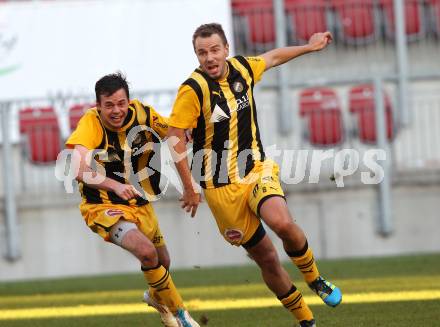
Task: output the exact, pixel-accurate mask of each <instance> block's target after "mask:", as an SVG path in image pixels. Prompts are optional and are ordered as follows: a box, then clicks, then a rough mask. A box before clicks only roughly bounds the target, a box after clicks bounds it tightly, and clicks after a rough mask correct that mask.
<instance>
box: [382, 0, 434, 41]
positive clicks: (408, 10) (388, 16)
mask: <svg viewBox="0 0 440 327" xmlns="http://www.w3.org/2000/svg"><path fill="white" fill-rule="evenodd" d="M380 3H381V6H382V10H383V11H384V15H385V29H386V34H387V35H388V36H389V37H391V38H393V37H394V31H395V25H396V22H395V18H394V5H393V0H380ZM404 3H405V7H404V9H405V31H406V35H407V37H408V39H409V40H412V39H416V38H417V37H419V36H420V35H422V34H423V33H424V32H425V26H424V21H423V8H422V3H421V1H418V0H405V1H404Z"/></svg>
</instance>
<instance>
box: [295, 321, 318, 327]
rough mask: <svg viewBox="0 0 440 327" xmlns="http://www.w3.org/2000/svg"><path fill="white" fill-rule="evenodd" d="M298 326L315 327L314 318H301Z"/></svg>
mask: <svg viewBox="0 0 440 327" xmlns="http://www.w3.org/2000/svg"><path fill="white" fill-rule="evenodd" d="M299 326H300V327H316V324H315V319H312V320H301V321H300V322H299Z"/></svg>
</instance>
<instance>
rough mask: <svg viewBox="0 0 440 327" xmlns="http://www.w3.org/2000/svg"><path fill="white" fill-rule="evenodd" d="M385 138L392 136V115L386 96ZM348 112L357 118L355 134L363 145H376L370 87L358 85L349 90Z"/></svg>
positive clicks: (373, 109)
mask: <svg viewBox="0 0 440 327" xmlns="http://www.w3.org/2000/svg"><path fill="white" fill-rule="evenodd" d="M384 101H385V113H386V129H387V138H388V140H392V138H393V136H394V128H393V125H394V124H393V113H392V107H391V101H390V98H389V96H388V94H386V93H385V95H384ZM349 107H350V112H351V113H352V114H354V115H356V116H357V119H356V120H357V122H356V124H357V133H358V136H359V139H360V140H361V142H363V143H376V141H377V140H376V139H377V137H376V115H375V102H374V89H373V86H372V85H358V86H355V87H353V88H352V89H351V90H350V95H349Z"/></svg>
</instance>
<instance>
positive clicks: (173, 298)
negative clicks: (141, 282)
mask: <svg viewBox="0 0 440 327" xmlns="http://www.w3.org/2000/svg"><path fill="white" fill-rule="evenodd" d="M142 271H143V272H144V277H145V280H146V281H147V283H148V285H149V286H150V288H154V291H153V292H151V291H150V294H152V293H153V294H154V299H158V302H159V303H161V304H165V305H166V306H167V307H168V309H170V311H171V312H172V313H173V314H175V313H176V312H177V310H178V309H180V308H184V305H183V301H182V297H181V296H180V294H179V292H178V291H177V289H176V286H175V285H174V282H173V280H172V279H171V275H170V272H169V271H168V270H166V269H165V268H164V267H163V266H162V265H159V266H157V267H156V268H151V269H148V268H144V267H142Z"/></svg>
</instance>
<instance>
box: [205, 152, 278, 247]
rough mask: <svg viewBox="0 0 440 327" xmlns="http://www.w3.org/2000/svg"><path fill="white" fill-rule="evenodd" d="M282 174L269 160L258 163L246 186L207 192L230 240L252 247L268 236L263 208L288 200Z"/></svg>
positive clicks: (246, 179)
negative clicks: (270, 202) (273, 199)
mask: <svg viewBox="0 0 440 327" xmlns="http://www.w3.org/2000/svg"><path fill="white" fill-rule="evenodd" d="M278 172H279V168H278V165H277V164H276V163H275V162H273V161H272V160H266V161H264V162H258V163H256V165H255V167H254V169H252V171H251V172H250V173H249V174H248V175H247V176H246V177H245V178H244V180H243V182H242V183H239V184H237V183H235V184H229V185H226V186H222V187H219V188H213V189H205V190H204V195H205V199H206V202H207V203H208V205H209V208H210V209H211V211H212V214H213V215H214V218H215V220H216V222H217V226H218V228H219V231H220V233H221V234H222V235H223V237H224V238H225V239H226V241H228V242H229V243H231V244H233V245H237V246H239V245H243V246H244V247H245V248H248V247H251V246H253V245H255V244H257V243H258V241H260V240H261V239H262V238H263V237H264V235H265V231H264V228H263V226H262V224H261V221H260V218H259V216H260V214H259V210H260V207H261V205H262V204H263V202H264V201H265V200H267V199H268V198H270V197H273V196H280V197H283V198H284V192H283V190H282V188H281V185H280V181H279V178H278Z"/></svg>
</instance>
